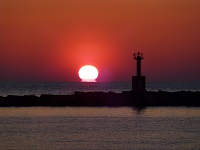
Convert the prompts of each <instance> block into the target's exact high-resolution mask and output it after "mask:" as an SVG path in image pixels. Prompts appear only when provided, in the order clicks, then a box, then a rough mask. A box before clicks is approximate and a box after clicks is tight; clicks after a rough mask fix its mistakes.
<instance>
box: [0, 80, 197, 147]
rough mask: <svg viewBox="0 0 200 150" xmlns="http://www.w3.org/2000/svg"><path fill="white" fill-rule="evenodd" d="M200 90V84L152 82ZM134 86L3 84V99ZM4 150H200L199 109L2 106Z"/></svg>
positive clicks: (158, 87)
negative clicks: (13, 96)
mask: <svg viewBox="0 0 200 150" xmlns="http://www.w3.org/2000/svg"><path fill="white" fill-rule="evenodd" d="M146 86H147V90H148V91H158V90H163V91H200V84H199V83H147V85H146ZM130 90H131V83H129V82H112V83H99V82H95V83H82V82H80V83H78V82H77V83H73V82H1V83H0V95H1V96H7V95H37V96H39V95H41V94H73V92H74V91H85V92H87V91H104V92H108V91H113V92H117V93H120V92H121V91H130ZM0 149H2V150H79V149H83V150H99V149H103V150H105V149H111V150H118V149H119V150H132V149H133V150H160V149H165V150H177V149H180V150H198V149H200V108H199V107H146V108H134V107H0Z"/></svg>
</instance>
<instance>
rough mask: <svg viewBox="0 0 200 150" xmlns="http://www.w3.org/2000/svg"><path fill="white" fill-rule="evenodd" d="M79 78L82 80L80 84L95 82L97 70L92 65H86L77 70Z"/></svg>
mask: <svg viewBox="0 0 200 150" xmlns="http://www.w3.org/2000/svg"><path fill="white" fill-rule="evenodd" d="M78 74H79V77H80V78H81V79H82V82H96V78H97V77H98V70H97V68H96V67H94V66H92V65H86V66H83V67H81V68H80V69H79V72H78Z"/></svg>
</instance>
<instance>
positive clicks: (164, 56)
mask: <svg viewBox="0 0 200 150" xmlns="http://www.w3.org/2000/svg"><path fill="white" fill-rule="evenodd" d="M138 51H141V52H143V53H144V57H145V59H144V60H143V61H142V66H143V68H142V74H143V75H145V76H147V81H172V82H173V81H185V82H189V81H200V60H199V59H200V1H199V0H1V1H0V80H1V81H4V80H7V81H9V80H11V81H13V80H16V81H80V79H79V77H78V70H79V68H80V67H81V66H83V65H87V64H90V65H94V66H96V67H97V68H98V70H99V77H98V79H97V81H131V76H132V75H135V74H136V68H135V67H136V64H135V63H136V62H135V61H134V60H133V56H132V55H133V53H134V52H138Z"/></svg>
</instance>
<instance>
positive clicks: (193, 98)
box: [0, 91, 200, 107]
mask: <svg viewBox="0 0 200 150" xmlns="http://www.w3.org/2000/svg"><path fill="white" fill-rule="evenodd" d="M12 106H13V107H31V106H52V107H54V106H55V107H59V106H107V107H121V106H142V107H143V106H144V107H145V106H195V107H199V106H200V92H199V91H198V92H190V91H177V92H165V91H158V92H150V91H148V92H131V91H123V92H122V93H114V92H77V91H75V92H74V94H72V95H45V94H42V95H40V96H35V95H24V96H17V95H8V96H6V97H3V96H0V107H12Z"/></svg>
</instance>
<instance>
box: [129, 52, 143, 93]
mask: <svg viewBox="0 0 200 150" xmlns="http://www.w3.org/2000/svg"><path fill="white" fill-rule="evenodd" d="M133 56H134V59H135V60H136V61H137V66H136V68H137V70H136V71H137V75H136V76H132V91H134V92H144V91H146V88H145V78H146V77H145V76H142V75H141V61H142V59H144V57H143V54H142V53H140V52H138V53H134V55H133Z"/></svg>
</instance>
